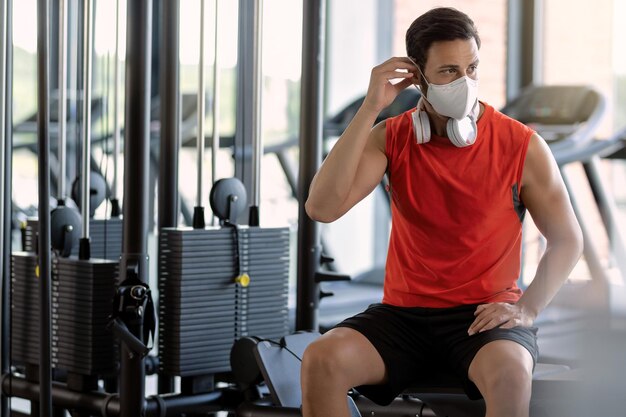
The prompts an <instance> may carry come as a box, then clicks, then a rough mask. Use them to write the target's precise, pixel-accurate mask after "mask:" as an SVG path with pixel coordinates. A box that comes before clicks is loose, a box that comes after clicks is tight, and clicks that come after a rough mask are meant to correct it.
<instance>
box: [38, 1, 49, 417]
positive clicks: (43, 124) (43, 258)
mask: <svg viewBox="0 0 626 417" xmlns="http://www.w3.org/2000/svg"><path fill="white" fill-rule="evenodd" d="M49 20H50V7H49V4H48V1H47V0H38V2H37V155H38V157H39V164H38V181H39V193H38V197H39V207H38V216H39V253H38V255H39V260H38V271H35V273H36V275H37V276H38V281H39V383H40V389H39V412H40V413H41V415H44V416H50V415H52V393H51V384H52V358H51V353H52V349H51V343H52V324H51V316H52V313H51V309H52V282H51V278H52V274H51V265H50V264H51V260H50V258H51V253H50V60H49V49H50V45H49V42H50V33H49V30H50V29H49V23H50V22H49Z"/></svg>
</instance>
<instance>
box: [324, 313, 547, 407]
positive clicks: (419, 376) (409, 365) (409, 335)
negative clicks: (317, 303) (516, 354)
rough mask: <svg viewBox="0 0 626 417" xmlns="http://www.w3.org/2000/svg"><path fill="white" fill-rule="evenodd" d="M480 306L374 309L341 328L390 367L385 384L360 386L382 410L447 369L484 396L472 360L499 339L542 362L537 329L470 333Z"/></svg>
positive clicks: (469, 390)
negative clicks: (364, 341) (364, 340)
mask: <svg viewBox="0 0 626 417" xmlns="http://www.w3.org/2000/svg"><path fill="white" fill-rule="evenodd" d="M476 307H477V305H465V306H459V307H452V308H423V307H395V306H391V305H387V304H373V305H371V306H370V307H369V308H368V309H367V310H366V311H364V312H363V313H360V314H357V315H356V316H354V317H351V318H348V319H346V320H344V321H343V322H341V323H339V324H338V325H337V326H336V327H349V328H351V329H354V330H356V331H358V332H360V333H361V334H363V335H364V336H365V337H367V339H368V340H369V341H370V342H371V343H372V345H374V347H375V348H376V349H377V350H378V353H379V354H380V356H381V357H382V359H383V361H384V363H385V366H386V368H387V376H388V380H387V382H386V383H385V384H381V385H367V386H365V385H364V386H360V387H356V389H357V391H359V392H360V393H361V394H363V395H365V396H366V397H368V398H369V399H370V400H372V401H374V402H375V403H377V404H380V405H387V404H389V403H391V401H393V399H394V398H395V397H397V396H398V395H399V394H400V393H401V392H403V391H404V390H405V389H407V388H408V387H409V386H410V385H411V384H415V383H416V382H419V383H420V384H421V383H424V382H428V380H429V378H436V375H437V374H438V373H439V372H441V370H442V369H446V370H448V373H450V372H452V373H454V374H456V375H457V376H458V377H459V379H460V380H461V381H462V384H463V389H464V390H465V392H466V394H467V395H468V397H469V398H471V399H480V398H482V395H481V394H480V391H479V390H478V388H477V387H476V385H474V383H473V382H472V381H470V380H469V377H468V371H469V367H470V364H471V362H472V360H473V359H474V356H475V355H476V353H477V352H478V351H479V350H480V348H481V347H483V346H484V345H486V344H487V343H489V342H492V341H494V340H502V339H504V340H512V341H514V342H517V343H519V344H520V345H522V346H524V347H525V348H526V349H528V351H529V352H530V354H531V355H532V357H533V360H534V362H535V363H536V362H537V356H538V348H537V328H536V327H515V328H513V329H501V328H495V329H491V330H487V331H484V332H482V333H477V334H475V335H473V336H469V335H468V334H467V330H468V329H469V327H470V325H471V324H472V323H473V322H474V319H475V317H474V312H475V311H476Z"/></svg>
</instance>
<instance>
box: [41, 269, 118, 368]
mask: <svg viewBox="0 0 626 417" xmlns="http://www.w3.org/2000/svg"><path fill="white" fill-rule="evenodd" d="M118 270H119V268H118V263H117V262H114V261H110V260H106V259H89V260H79V259H76V258H57V259H55V261H54V263H53V271H54V278H53V281H52V309H53V315H52V329H53V336H52V350H53V352H54V355H55V356H56V359H57V361H56V364H57V367H58V368H61V369H65V370H67V371H69V372H73V373H76V374H80V375H94V376H95V375H109V374H113V373H115V372H116V366H117V365H116V363H117V353H116V352H117V349H116V344H115V342H114V337H113V334H112V333H111V331H109V330H107V329H106V325H107V323H108V317H109V316H110V314H111V312H112V311H111V309H112V305H113V297H114V295H115V287H116V281H117V277H118Z"/></svg>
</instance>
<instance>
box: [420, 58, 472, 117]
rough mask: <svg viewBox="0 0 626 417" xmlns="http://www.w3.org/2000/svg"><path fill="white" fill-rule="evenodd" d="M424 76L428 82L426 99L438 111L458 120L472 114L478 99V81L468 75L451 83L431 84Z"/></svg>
mask: <svg viewBox="0 0 626 417" xmlns="http://www.w3.org/2000/svg"><path fill="white" fill-rule="evenodd" d="M418 69H419V67H418ZM420 72H421V70H420ZM422 76H423V77H424V80H425V81H426V84H428V92H427V94H426V100H428V102H429V103H430V105H431V106H433V109H435V111H436V112H437V113H439V114H440V115H442V116H447V117H451V118H453V119H456V120H461V119H464V118H466V117H467V116H468V115H469V114H470V112H471V111H472V109H473V108H474V105H475V104H476V100H478V81H476V80H473V79H471V78H470V77H468V76H467V75H466V76H464V77H462V78H459V79H458V80H454V81H452V82H451V83H449V84H431V83H429V82H428V80H426V77H425V76H424V74H423V73H422Z"/></svg>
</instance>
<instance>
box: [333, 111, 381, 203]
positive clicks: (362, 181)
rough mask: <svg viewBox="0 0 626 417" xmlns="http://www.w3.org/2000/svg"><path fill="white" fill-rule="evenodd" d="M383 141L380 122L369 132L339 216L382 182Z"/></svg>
mask: <svg viewBox="0 0 626 417" xmlns="http://www.w3.org/2000/svg"><path fill="white" fill-rule="evenodd" d="M385 139H386V134H385V123H384V122H381V123H379V124H378V125H376V126H375V127H374V128H373V129H372V131H371V132H370V136H369V138H368V140H367V144H366V146H365V149H364V150H363V155H362V156H361V160H360V161H359V166H358V168H357V172H356V176H355V178H354V182H353V184H352V187H351V189H350V193H349V195H348V197H347V198H346V200H345V201H344V202H343V204H342V205H341V208H340V210H339V211H340V215H343V214H345V213H346V212H347V211H348V210H350V209H351V208H352V207H354V206H355V205H356V204H357V203H358V202H359V201H361V200H363V199H364V198H365V197H366V196H368V195H369V194H370V193H371V192H372V191H373V190H374V189H375V188H376V186H377V185H378V184H380V182H381V181H382V179H383V175H385V171H386V170H387V156H386V155H385Z"/></svg>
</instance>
